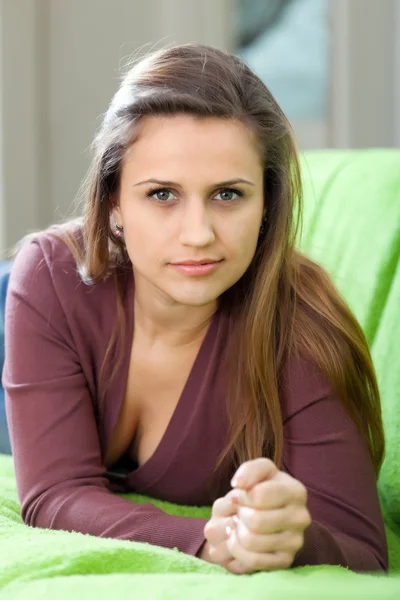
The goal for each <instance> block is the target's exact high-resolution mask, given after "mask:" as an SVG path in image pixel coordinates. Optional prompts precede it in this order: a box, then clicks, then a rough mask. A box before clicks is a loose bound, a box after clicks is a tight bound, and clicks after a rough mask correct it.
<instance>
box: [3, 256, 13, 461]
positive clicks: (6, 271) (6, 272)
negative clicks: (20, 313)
mask: <svg viewBox="0 0 400 600" xmlns="http://www.w3.org/2000/svg"><path fill="white" fill-rule="evenodd" d="M10 270H11V262H0V374H1V373H2V372H3V366H4V308H5V304H6V293H7V286H8V279H9V277H10ZM0 454H11V445H10V437H9V435H8V427H7V419H6V411H5V406H4V389H3V386H2V385H1V378H0Z"/></svg>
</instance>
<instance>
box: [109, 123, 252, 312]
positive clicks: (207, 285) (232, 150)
mask: <svg viewBox="0 0 400 600" xmlns="http://www.w3.org/2000/svg"><path fill="white" fill-rule="evenodd" d="M263 210H264V202H263V168H262V165H261V161H260V156H259V154H258V152H257V146H256V142H255V140H254V138H253V135H252V134H251V132H250V131H249V130H248V129H247V128H246V126H245V125H243V124H241V123H239V122H236V121H229V120H224V119H221V118H206V119H196V118H195V117H193V116H191V115H174V116H171V117H163V116H160V117H146V118H145V119H144V120H143V121H142V123H141V129H140V134H139V137H138V139H137V140H136V141H135V142H134V144H133V145H132V146H131V147H130V149H129V151H128V153H127V155H126V158H125V161H124V165H123V168H122V173H121V182H120V193H119V197H118V206H117V207H116V208H115V209H114V217H115V221H116V222H117V223H118V224H120V225H122V226H123V228H124V240H125V244H126V248H127V252H128V255H129V257H130V259H131V261H132V265H133V270H134V277H135V281H136V282H137V283H138V282H139V279H140V283H141V284H142V289H143V285H145V287H146V288H148V287H149V286H150V288H149V289H151V291H152V292H156V291H157V293H161V294H162V295H163V296H164V297H165V298H166V299H167V300H168V301H169V302H171V301H172V302H173V303H180V304H185V305H190V306H204V305H206V304H209V303H213V302H215V301H216V300H217V298H218V297H219V296H220V295H221V294H222V293H223V292H224V291H225V290H227V289H228V288H230V287H231V286H232V285H234V284H235V283H236V282H237V281H238V280H239V279H240V277H241V276H242V275H243V274H244V272H245V271H246V270H247V268H248V266H249V264H250V262H251V260H252V258H253V256H254V254H255V250H256V246H257V241H258V236H259V231H260V225H261V221H262V219H263ZM187 261H201V262H205V263H208V264H203V266H195V265H194V266H193V265H192V266H188V265H186V266H185V265H184V264H182V263H186V262H187Z"/></svg>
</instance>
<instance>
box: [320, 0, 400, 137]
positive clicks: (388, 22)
mask: <svg viewBox="0 0 400 600" xmlns="http://www.w3.org/2000/svg"><path fill="white" fill-rule="evenodd" d="M399 5H400V0H381V1H380V2H376V0H351V1H350V0H331V16H332V53H331V59H332V77H331V109H330V127H329V138H328V143H329V145H330V146H333V147H340V148H363V147H392V146H400V140H399V136H396V131H395V123H396V120H397V122H398V119H399V113H398V111H399V108H398V106H399V105H398V100H399V90H400V69H399V66H400V56H399V54H400V50H399V36H400V29H399V26H400V16H399V15H400V8H399ZM396 53H397V64H396ZM396 95H397V98H396Z"/></svg>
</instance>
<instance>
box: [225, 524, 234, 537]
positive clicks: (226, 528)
mask: <svg viewBox="0 0 400 600" xmlns="http://www.w3.org/2000/svg"><path fill="white" fill-rule="evenodd" d="M225 531H226V537H227V538H230V537H231V535H232V533H233V529H232V527H231V526H230V525H227V526H226V527H225Z"/></svg>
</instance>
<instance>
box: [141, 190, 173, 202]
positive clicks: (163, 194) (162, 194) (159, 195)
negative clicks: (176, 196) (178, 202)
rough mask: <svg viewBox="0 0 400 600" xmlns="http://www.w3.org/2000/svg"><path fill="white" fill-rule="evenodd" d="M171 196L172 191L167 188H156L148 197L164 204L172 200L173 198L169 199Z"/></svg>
mask: <svg viewBox="0 0 400 600" xmlns="http://www.w3.org/2000/svg"><path fill="white" fill-rule="evenodd" d="M170 194H171V195H173V194H172V192H171V191H170V190H167V189H166V188H156V189H153V190H150V191H149V192H147V194H146V196H147V197H148V198H154V199H155V200H157V201H158V202H161V203H163V202H168V200H171V198H169V195H170Z"/></svg>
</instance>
